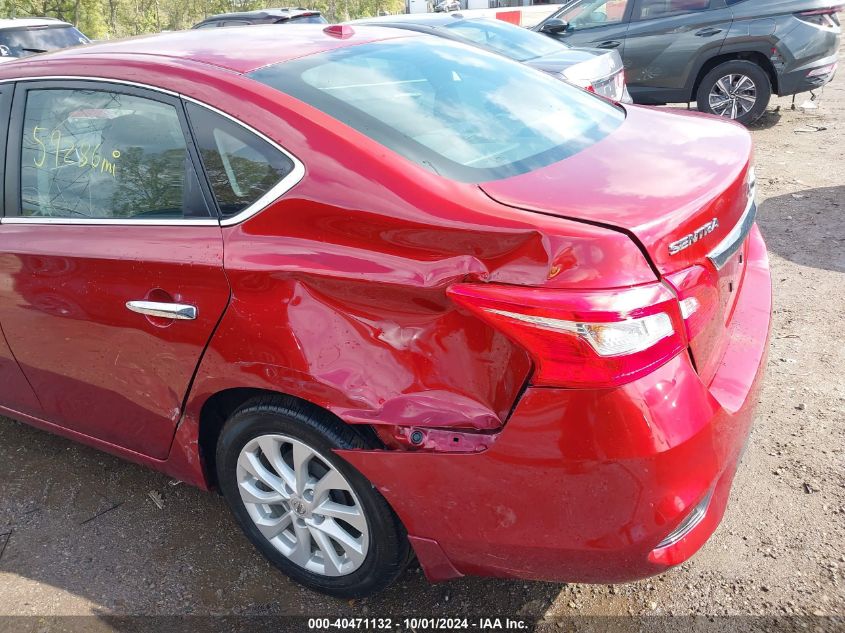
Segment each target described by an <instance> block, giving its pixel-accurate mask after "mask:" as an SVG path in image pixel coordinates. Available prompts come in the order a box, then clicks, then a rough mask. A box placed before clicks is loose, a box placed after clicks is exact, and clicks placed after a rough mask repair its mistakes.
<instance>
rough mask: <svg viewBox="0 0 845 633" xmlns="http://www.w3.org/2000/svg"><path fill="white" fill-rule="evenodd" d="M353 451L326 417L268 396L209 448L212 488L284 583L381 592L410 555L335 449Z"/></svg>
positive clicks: (349, 433) (377, 498) (377, 500)
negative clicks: (213, 460) (213, 453)
mask: <svg viewBox="0 0 845 633" xmlns="http://www.w3.org/2000/svg"><path fill="white" fill-rule="evenodd" d="M360 448H368V447H367V446H366V444H365V442H364V440H363V438H362V437H361V436H359V435H358V434H357V433H356V432H355V431H354V430H353V429H351V428H349V427H346V426H344V425H343V424H340V423H338V422H337V421H336V420H335V419H333V418H332V417H331V416H330V415H328V414H326V413H324V412H321V411H319V410H316V409H314V410H312V409H311V408H310V407H308V406H307V405H303V404H301V403H298V402H293V401H289V400H287V399H284V398H274V397H270V398H263V399H260V400H256V401H252V402H250V403H247V404H246V405H244V406H243V407H241V408H240V409H239V410H238V411H236V412H235V413H234V414H233V415H232V417H231V418H230V419H229V420H228V422H227V423H226V425H225V426H224V428H223V431H222V432H221V434H220V439H219V440H218V444H217V475H218V481H219V484H220V488H221V490H222V492H223V496H224V497H225V499H226V502H227V503H228V505H229V508H230V509H231V510H232V513H233V514H234V515H235V518H236V519H237V520H238V523H240V525H241V528H242V529H243V531H244V533H245V534H246V535H247V537H248V538H249V539H250V540H251V541H252V542H253V544H254V545H255V546H256V547H257V548H258V550H259V551H261V553H262V554H264V556H266V557H267V558H268V559H269V560H270V561H271V562H272V563H273V564H274V565H276V567H278V568H279V569H281V570H282V571H283V572H284V573H285V574H287V575H288V576H290V577H291V578H292V579H294V580H296V581H297V582H299V583H301V584H303V585H305V586H306V587H308V588H310V589H315V590H317V591H321V592H323V593H327V594H330V595H333V596H337V597H341V598H359V597H364V596H368V595H371V594H373V593H376V592H377V591H380V590H381V589H384V588H385V587H386V586H387V585H388V584H390V583H391V582H392V581H393V580H394V579H395V578H396V577H397V576H398V575H399V573H400V572H401V571H402V569H403V568H404V567H405V565H406V563H407V562H408V559H409V556H410V546H409V544H408V539H407V536H406V535H405V531H404V529H403V528H402V526H401V524H400V523H399V520H398V519H397V517H396V515H395V514H394V513H393V511H392V509H391V508H390V506H389V505H388V504H387V502H386V501H385V500H384V498H383V497H382V496H381V494H379V492H378V491H377V490H376V489H375V488H374V487H373V486H372V484H370V483H369V482H368V481H367V480H366V479H365V478H364V477H363V475H361V474H360V473H359V472H358V471H357V470H355V469H354V468H352V467H351V466H350V465H349V464H348V463H347V462H345V461H344V460H343V459H341V458H340V457H338V456H337V455H335V454H334V452H333V450H334V449H360Z"/></svg>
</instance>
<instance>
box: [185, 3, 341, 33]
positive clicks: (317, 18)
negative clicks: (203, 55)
mask: <svg viewBox="0 0 845 633" xmlns="http://www.w3.org/2000/svg"><path fill="white" fill-rule="evenodd" d="M327 23H328V22H327V21H326V18H324V17H323V16H322V14H321V13H320V12H319V11H314V10H312V9H303V8H302V7H297V8H290V7H286V8H282V9H261V10H260V11H243V12H240V13H221V14H220V15H212V16H211V17H210V18H206V19H205V20H203V21H202V22H200V23H199V24H195V25H194V26H193V28H195V29H209V28H215V27H218V26H249V25H251V24H327Z"/></svg>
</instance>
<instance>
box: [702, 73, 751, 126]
mask: <svg viewBox="0 0 845 633" xmlns="http://www.w3.org/2000/svg"><path fill="white" fill-rule="evenodd" d="M708 99H709V102H710V109H711V110H712V111H713V112H714V113H715V114H718V115H719V116H723V117H728V118H730V119H738V118H739V117H741V116H743V115H745V114H747V113H749V112H751V110H752V108H754V105H755V104H756V103H757V84H755V83H754V81H753V80H752V79H751V77H749V76H748V75H741V74H731V75H725V76H724V77H722V78H721V79H719V80H718V81H717V82H716V83H715V84H713V87H712V88H711V89H710V95H709V97H708Z"/></svg>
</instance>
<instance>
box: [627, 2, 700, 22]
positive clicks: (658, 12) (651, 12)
mask: <svg viewBox="0 0 845 633" xmlns="http://www.w3.org/2000/svg"><path fill="white" fill-rule="evenodd" d="M710 1H711V0H640V5H639V12H640V13H639V19H640V20H651V19H654V18H662V17H664V16H668V15H680V14H683V13H691V12H694V11H706V10H707V9H709V8H710Z"/></svg>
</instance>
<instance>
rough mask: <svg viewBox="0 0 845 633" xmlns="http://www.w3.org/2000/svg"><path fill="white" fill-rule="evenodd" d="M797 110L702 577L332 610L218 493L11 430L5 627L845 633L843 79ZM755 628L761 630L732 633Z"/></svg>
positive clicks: (690, 569)
mask: <svg viewBox="0 0 845 633" xmlns="http://www.w3.org/2000/svg"><path fill="white" fill-rule="evenodd" d="M843 57H845V55H843ZM843 62H845V59H843ZM805 97H806V95H801V96H800V97H799V99H798V103H799V104H800V103H801V102H803V101H804V100H805ZM790 102H791V100H790V99H780V100H776V101H774V102H773V104H772V107H771V109H770V112H769V113H768V114H767V116H766V117H765V118H764V119H763V120H762V121H761V122H760V123H759V124H758V125H757V126H755V128H754V130H753V135H754V139H755V141H756V144H757V165H758V167H757V173H758V177H759V189H760V198H761V201H762V205H761V210H760V215H759V222H760V225H761V226H762V228H763V232H764V234H765V236H766V239H767V241H768V245H769V250H770V253H771V260H772V272H773V278H774V288H775V325H774V330H773V333H772V348H771V353H770V360H769V368H768V379H767V381H766V385H765V389H764V392H763V396H762V403H761V405H760V408H759V414H758V416H757V422H756V426H755V427H754V431H753V436H752V441H751V444H750V447H749V449H748V451H747V453H746V456H745V458H744V462H743V464H742V466H741V468H740V471H739V474H738V476H737V479H736V482H735V485H734V489H733V493H732V499H731V503H730V506H729V508H728V511H727V515H726V517H725V520H724V522H723V523H722V525H721V527H720V528H719V530H718V531H717V533H716V534H715V536H714V537H713V538H712V539H711V540H710V542H709V543H708V544H707V545H706V546H705V547H704V549H703V550H702V551H701V552H700V553H699V554H698V555H697V556H696V557H694V558H693V560H691V561H690V562H688V563H687V564H685V565H683V566H681V567H680V568H678V569H675V570H673V571H671V572H669V573H667V574H665V575H663V576H661V577H658V578H654V579H651V580H648V581H643V582H640V583H636V584H631V585H624V586H614V587H608V586H587V585H559V584H543V583H523V582H504V581H496V580H487V579H465V580H460V581H456V582H451V583H447V584H440V585H430V584H428V583H427V582H426V581H425V580H424V579H423V577H422V575H421V573H420V571H419V569H418V568H415V567H412V568H411V569H409V570H408V572H407V573H406V574H405V575H404V576H403V577H402V578H401V580H400V582H399V583H398V584H397V585H396V586H394V587H393V588H391V589H389V590H388V591H386V592H385V593H384V594H382V595H381V596H379V597H376V598H373V599H369V600H364V601H358V602H355V603H347V602H343V601H336V600H333V599H329V598H326V597H323V596H321V595H317V594H313V593H310V592H308V591H306V590H304V589H301V588H299V587H298V586H296V585H294V584H292V583H291V582H289V581H287V580H286V579H285V578H284V577H283V576H282V575H281V574H279V573H277V572H276V571H274V570H273V569H272V568H271V567H270V566H269V565H268V564H267V563H266V562H264V560H263V559H262V558H261V557H260V556H259V555H258V554H256V553H255V551H253V549H252V547H251V546H250V545H249V544H248V543H247V541H246V540H245V538H243V537H242V536H241V534H240V532H239V531H238V529H237V527H236V526H235V524H234V522H233V521H232V519H230V518H229V515H228V512H227V511H226V508H225V507H224V504H223V502H222V500H221V499H220V498H219V497H217V496H216V495H213V494H205V493H202V492H199V491H197V490H194V489H191V488H188V487H186V486H183V485H172V484H173V482H171V481H170V480H169V479H167V478H166V477H164V476H161V475H158V474H155V473H152V472H150V471H147V470H144V469H143V468H140V467H138V466H134V465H131V464H128V463H125V462H123V461H120V460H118V459H116V458H113V457H110V456H108V455H104V454H102V453H99V452H97V451H95V450H93V449H90V448H86V447H83V446H79V445H77V444H74V443H71V442H69V441H66V440H63V439H59V438H56V437H53V436H51V435H48V434H46V433H42V432H40V431H36V430H33V429H31V428H29V427H26V426H23V425H21V424H18V423H16V422H12V421H11V420H7V419H2V418H0V482H2V483H0V486H2V493H0V534H3V536H0V614H5V615H38V616H54V615H68V614H76V615H86V614H88V615H97V616H99V619H98V620H92V619H86V620H85V621H84V622H85V624H84V628H86V629H91V628H92V627H94V626H95V625H96V627H97V628H102V629H103V630H109V628H110V627H111V626H112V625H114V622H113V621H111V620H110V619H109V618H110V616H113V615H121V614H125V615H172V614H201V615H208V614H228V615H244V614H254V615H273V614H295V615H347V616H370V617H372V616H379V615H383V614H388V613H391V614H394V615H398V614H406V615H411V614H420V615H429V616H430V615H457V614H460V613H470V614H474V615H511V616H517V615H518V616H520V617H522V618H525V619H526V620H527V621H528V622H529V623H531V624H532V625H534V624H536V625H537V626H538V627H539V628H543V629H546V628H548V629H554V630H557V627H559V626H560V627H562V626H563V625H564V622H563V621H561V620H559V619H557V618H561V617H569V616H574V615H584V614H590V615H630V614H633V615H637V616H648V617H643V618H642V619H641V620H640V626H643V627H645V628H654V625H656V623H658V622H666V621H667V620H666V619H665V618H654V617H651V616H655V615H661V614H662V615H668V614H675V615H690V614H696V615H705V616H720V615H757V616H759V615H766V616H778V617H780V616H794V615H801V616H810V618H809V619H807V620H795V619H790V618H787V619H786V620H785V621H787V622H792V623H795V622H798V624H800V625H802V626H803V625H805V624H807V625H809V629H808V630H811V631H812V630H845V619H837V618H825V617H821V616H839V617H840V618H845V582H843V576H845V468H843V467H845V328H843V325H844V324H845V318H843V315H844V314H845V71H843V72H841V73H840V75H839V77H838V79H837V80H836V81H835V82H834V84H832V85H830V86H828V88H827V89H826V90H825V91H824V94H823V98H822V101H821V103H820V107H819V109H818V110H817V111H815V112H802V111H792V110H791V109H790ZM151 492H152V493H154V494H153V496H158V497H160V498H161V500H163V508H161V509H160V508H159V507H158V506H157V505H156V503H154V501H153V499H152V498H151V496H150V493H151ZM812 616H816V617H812ZM717 621H718V620H717ZM741 621H744V622H746V623H748V622H751V623H753V622H758V623H759V622H760V621H759V620H753V619H745V620H741V619H732V620H729V621H725V620H722V623H723V624H725V623H726V622H731V623H732V624H731V626H734V625H737V624H738V623H739V622H741ZM45 622H49V621H48V620H43V619H38V618H34V619H24V620H8V619H0V630H2V629H4V628H5V629H7V630H33V631H35V630H46V629H45V628H44V626H45V624H44V623H45ZM62 622H63V624H62V625H61V626H62V628H65V627H67V626H70V624H68V622H69V621H66V620H62ZM80 622H83V621H80ZM580 622H581V626H579V628H583V623H584V621H580ZM593 622H596V621H593ZM601 622H604V624H603V625H601V626H598V628H597V629H596V630H602V627H605V628H606V625H607V624H608V622H611V621H609V620H603V621H601ZM614 622H620V620H614ZM689 622H690V623H693V622H696V623H698V624H697V625H696V626H698V625H705V624H707V623H708V622H709V620H708V619H707V618H701V619H698V620H694V621H693V620H690V621H689ZM767 622H773V620H768V621H767ZM780 622H784V620H781V621H780ZM685 626H686V625H685ZM726 626H727V624H726ZM669 628H673V627H672V626H670V627H669ZM688 628H690V630H692V629H693V628H695V627H693V626H689V627H688ZM280 630H284V629H283V628H282V629H280Z"/></svg>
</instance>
